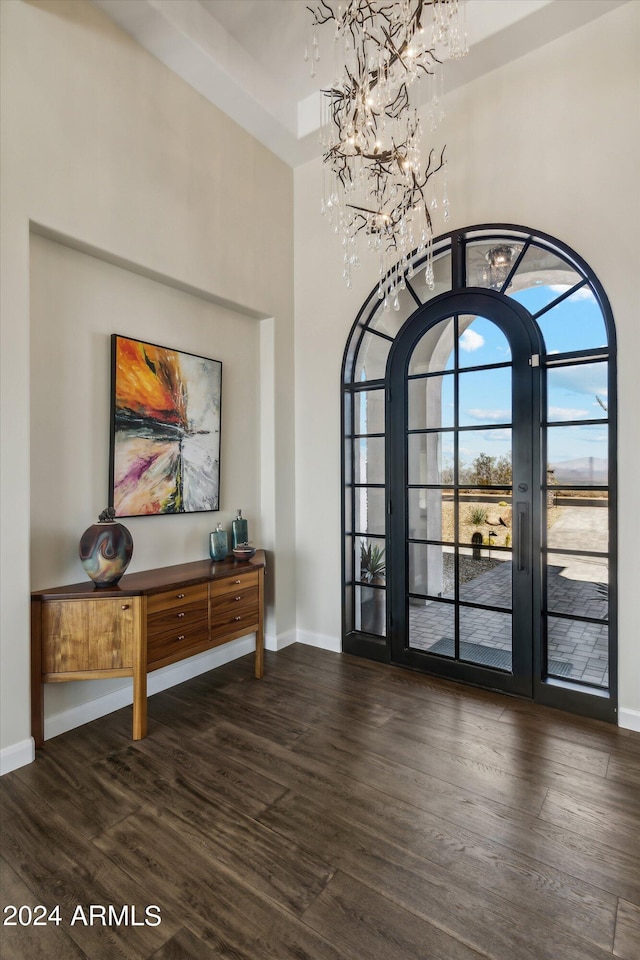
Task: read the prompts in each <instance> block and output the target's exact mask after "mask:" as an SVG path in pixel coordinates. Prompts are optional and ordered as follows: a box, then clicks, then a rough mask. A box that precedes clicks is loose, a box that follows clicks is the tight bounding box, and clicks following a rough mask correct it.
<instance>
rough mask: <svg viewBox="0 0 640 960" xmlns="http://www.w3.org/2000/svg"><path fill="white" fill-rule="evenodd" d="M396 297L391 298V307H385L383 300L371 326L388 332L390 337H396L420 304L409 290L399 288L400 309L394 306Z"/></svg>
mask: <svg viewBox="0 0 640 960" xmlns="http://www.w3.org/2000/svg"><path fill="white" fill-rule="evenodd" d="M394 302H395V297H390V298H389V309H388V310H385V309H384V303H383V301H381V302H380V307H379V309H378V310H377V312H376V314H375V316H374V317H372V319H371V322H370V324H369V326H370V327H371V329H372V330H378V331H380V332H381V333H386V334H387V336H389V337H396V336H397V335H398V333H399V332H400V329H401V328H402V326H403V325H404V322H405V320H407V319H408V318H409V317H410V316H411V314H412V313H415V312H416V310H417V309H418V304H417V303H416V301H415V299H414V298H413V297H412V296H411V294H410V293H409V291H408V290H398V300H397V303H398V309H397V310H396V309H395V307H394Z"/></svg>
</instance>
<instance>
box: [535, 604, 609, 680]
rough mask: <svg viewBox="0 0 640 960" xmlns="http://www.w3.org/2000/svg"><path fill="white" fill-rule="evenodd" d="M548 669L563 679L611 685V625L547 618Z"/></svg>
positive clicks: (553, 674)
mask: <svg viewBox="0 0 640 960" xmlns="http://www.w3.org/2000/svg"><path fill="white" fill-rule="evenodd" d="M547 672H548V674H549V676H552V677H562V678H563V679H564V680H580V681H582V683H589V684H592V685H593V686H596V687H608V686H609V627H608V625H607V624H604V623H603V624H600V623H586V622H585V621H584V620H582V621H580V620H565V619H564V618H562V619H561V618H560V617H548V618H547Z"/></svg>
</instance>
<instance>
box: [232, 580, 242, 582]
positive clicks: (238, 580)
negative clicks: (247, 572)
mask: <svg viewBox="0 0 640 960" xmlns="http://www.w3.org/2000/svg"><path fill="white" fill-rule="evenodd" d="M233 582H234V583H242V580H234V581H233Z"/></svg>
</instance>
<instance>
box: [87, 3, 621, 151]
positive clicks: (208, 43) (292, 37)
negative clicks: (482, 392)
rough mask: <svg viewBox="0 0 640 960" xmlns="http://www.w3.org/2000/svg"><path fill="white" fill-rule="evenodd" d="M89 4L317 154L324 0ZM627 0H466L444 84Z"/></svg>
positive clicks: (327, 61)
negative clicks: (311, 45)
mask: <svg viewBox="0 0 640 960" xmlns="http://www.w3.org/2000/svg"><path fill="white" fill-rule="evenodd" d="M91 2H92V3H93V4H94V6H96V7H99V8H100V9H101V10H103V11H104V12H105V13H107V14H108V16H110V17H111V18H112V19H113V20H114V21H115V22H116V23H118V24H119V25H120V26H121V27H122V28H123V29H124V30H126V32H127V33H129V34H130V35H131V36H132V37H134V38H135V39H136V40H137V41H138V43H140V44H141V45H142V46H143V47H145V49H147V50H148V51H149V52H150V53H152V54H154V56H156V57H157V58H158V59H159V60H161V61H162V62H163V63H164V64H166V66H168V67H170V69H172V70H173V71H174V72H175V73H177V74H178V75H179V76H181V77H182V78H183V79H184V80H186V81H187V83H189V84H191V86H193V87H194V88H195V89H196V90H198V92H199V93H201V94H202V95H203V96H204V97H206V98H207V99H208V100H210V101H211V103H213V104H215V105H216V106H217V107H219V108H220V109H221V110H223V111H224V112H225V113H226V114H228V115H229V116H230V117H231V118H232V119H233V120H235V121H236V122H237V123H238V124H240V126H242V127H244V128H245V129H246V130H248V131H249V133H251V134H252V135H253V136H255V137H256V138H257V139H258V140H260V141H261V142H262V143H264V144H265V146H267V147H268V148H269V149H270V150H272V151H273V152H274V153H275V154H277V155H278V156H279V157H281V158H282V159H283V160H284V161H286V162H287V163H288V164H290V165H291V166H297V165H298V164H300V163H304V162H306V161H307V160H310V159H312V158H313V157H314V156H316V155H318V154H319V152H320V147H319V144H318V137H317V127H318V117H319V97H320V94H319V91H320V89H321V88H323V87H327V86H329V85H330V81H331V77H332V74H333V59H332V55H331V50H330V46H331V41H330V28H324V30H319V31H318V39H319V41H320V52H321V60H320V63H319V64H318V70H317V76H316V78H315V79H313V78H312V77H311V76H310V72H309V65H308V64H306V63H305V62H304V59H303V57H304V48H305V42H308V37H309V36H310V22H311V17H310V14H309V13H308V10H307V4H309V5H311V6H317V2H318V0H91ZM626 2H628V0H467V12H466V18H467V31H468V36H469V44H470V52H469V55H468V56H467V57H465V58H464V59H462V60H457V61H451V62H449V63H447V65H446V69H445V78H446V89H448V90H451V89H454V88H455V87H458V86H461V85H462V84H464V83H468V82H469V81H470V80H473V79H475V78H476V77H479V76H481V75H482V74H484V73H488V72H489V71H490V70H495V69H496V68H497V67H500V66H502V65H503V64H505V63H507V62H508V61H510V60H515V59H516V58H518V57H521V56H523V55H524V54H526V53H528V52H530V51H531V50H534V49H535V48H536V47H539V46H542V45H543V44H546V43H549V42H550V41H552V40H554V39H555V38H557V37H560V36H562V35H563V34H566V33H568V32H570V31H572V30H575V29H577V28H578V27H580V26H582V25H583V24H585V23H587V22H589V21H590V20H593V19H595V18H596V17H599V16H601V15H602V14H604V13H607V12H608V11H609V10H612V9H613V8H614V7H618V6H621V5H622V4H623V3H626ZM425 86H426V85H425ZM414 89H415V88H414Z"/></svg>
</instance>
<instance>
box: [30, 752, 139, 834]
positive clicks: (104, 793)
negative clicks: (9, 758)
mask: <svg viewBox="0 0 640 960" xmlns="http://www.w3.org/2000/svg"><path fill="white" fill-rule="evenodd" d="M15 774H16V777H17V778H18V779H19V780H20V781H22V783H24V784H25V785H26V786H28V787H30V788H31V789H32V790H33V791H35V792H36V793H38V794H40V795H42V796H45V797H46V798H47V802H48V803H49V804H50V805H52V806H54V807H55V809H56V812H57V813H58V814H59V815H61V816H62V817H64V819H65V820H67V821H69V822H70V823H73V824H74V827H75V829H76V830H77V831H78V832H79V833H82V834H83V835H84V836H85V837H93V836H95V835H96V834H97V833H100V831H101V830H103V829H104V828H105V827H108V826H110V824H112V823H115V822H116V821H117V820H120V819H121V818H122V817H123V816H127V815H128V814H129V813H133V811H134V810H136V809H137V808H138V806H139V805H140V800H139V798H138V797H136V796H135V795H133V796H132V795H131V791H130V790H129V789H128V787H127V785H126V784H120V785H118V784H116V783H115V782H113V781H109V780H105V778H103V777H100V776H98V775H97V773H96V771H95V770H94V769H93V768H92V767H91V765H90V764H79V763H78V757H77V755H76V754H74V752H73V751H72V750H64V749H57V750H51V751H50V750H43V751H40V752H39V753H38V755H37V757H36V760H35V762H34V763H32V764H29V765H28V766H25V767H21V768H20V769H19V770H16V771H15Z"/></svg>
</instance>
